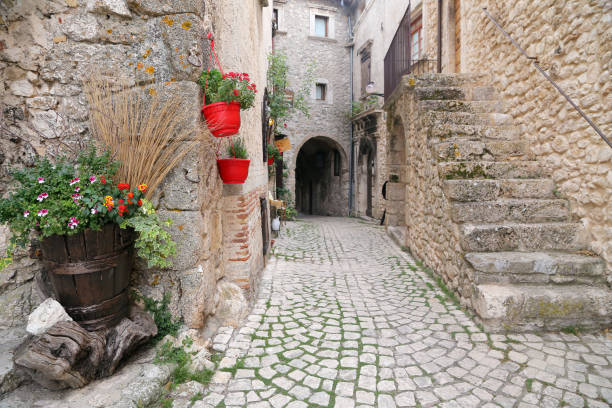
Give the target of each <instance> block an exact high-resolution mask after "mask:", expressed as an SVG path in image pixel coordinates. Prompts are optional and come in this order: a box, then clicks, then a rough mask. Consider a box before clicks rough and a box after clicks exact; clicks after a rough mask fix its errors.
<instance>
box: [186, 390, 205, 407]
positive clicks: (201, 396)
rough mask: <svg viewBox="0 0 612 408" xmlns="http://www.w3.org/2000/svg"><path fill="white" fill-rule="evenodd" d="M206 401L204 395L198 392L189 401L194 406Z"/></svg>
mask: <svg viewBox="0 0 612 408" xmlns="http://www.w3.org/2000/svg"><path fill="white" fill-rule="evenodd" d="M203 399H204V396H203V395H202V393H201V392H199V391H198V392H197V393H196V394H195V395H194V396H193V397H191V398H190V399H189V401H191V403H192V404H194V403H195V402H196V401H201V400H203Z"/></svg>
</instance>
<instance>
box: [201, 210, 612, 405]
mask: <svg viewBox="0 0 612 408" xmlns="http://www.w3.org/2000/svg"><path fill="white" fill-rule="evenodd" d="M274 254H275V256H273V257H272V258H271V262H270V264H269V265H268V266H267V268H266V270H265V272H264V277H263V281H262V285H261V290H260V293H259V295H258V298H257V301H256V304H255V307H254V309H253V311H252V313H251V315H250V316H249V317H248V319H247V321H246V322H245V324H244V325H243V326H242V327H241V328H239V329H236V330H235V331H234V332H233V333H232V331H231V330H228V331H226V332H224V333H221V334H219V335H217V337H216V338H215V344H214V348H216V349H217V350H223V351H225V357H224V358H223V360H222V361H221V363H220V367H221V368H223V367H225V368H226V370H227V371H218V372H217V373H216V375H215V377H214V379H213V384H211V387H210V392H209V393H208V394H207V395H206V396H205V397H204V400H203V401H198V402H197V403H196V404H195V405H194V407H208V406H226V407H234V406H244V407H246V406H248V407H249V408H259V407H275V408H276V407H288V408H299V407H318V406H323V407H342V408H350V407H368V406H377V407H412V406H421V407H428V406H440V407H477V406H483V407H559V406H570V407H587V406H588V407H589V408H594V407H609V406H610V405H611V404H612V340H611V339H610V338H606V337H605V336H604V335H603V334H599V333H597V334H586V335H580V336H575V335H573V334H565V333H545V334H543V333H539V334H509V335H500V334H487V333H484V332H483V331H482V330H480V329H479V327H478V326H477V325H476V324H475V323H474V322H473V321H472V319H471V318H470V317H469V316H468V314H466V313H465V312H464V311H462V310H461V309H460V308H458V307H457V306H456V305H455V304H454V303H453V302H452V301H451V300H450V299H448V298H447V297H446V296H445V295H444V292H443V291H442V290H440V289H439V288H438V287H436V286H435V283H434V281H433V280H432V279H430V278H429V277H428V275H427V274H426V273H424V272H422V271H421V269H420V268H418V267H417V266H416V264H415V261H414V260H413V259H412V258H411V257H410V256H408V255H407V254H406V253H404V252H402V251H401V250H400V249H399V248H398V247H397V246H396V245H395V244H393V243H392V242H391V240H390V239H389V238H388V237H387V236H386V235H385V231H384V229H383V228H382V227H379V226H377V225H374V224H370V223H367V222H365V221H363V220H358V219H350V218H329V217H325V218H323V217H308V218H305V219H303V220H302V221H297V222H290V223H287V227H286V228H285V229H284V230H283V232H282V237H280V238H279V239H277V241H276V245H275V247H274Z"/></svg>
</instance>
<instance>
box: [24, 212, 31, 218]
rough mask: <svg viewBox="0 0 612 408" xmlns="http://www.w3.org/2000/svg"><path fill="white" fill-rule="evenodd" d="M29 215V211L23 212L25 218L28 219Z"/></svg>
mask: <svg viewBox="0 0 612 408" xmlns="http://www.w3.org/2000/svg"><path fill="white" fill-rule="evenodd" d="M28 215H30V212H29V211H28V210H25V211H24V212H23V216H24V218H28Z"/></svg>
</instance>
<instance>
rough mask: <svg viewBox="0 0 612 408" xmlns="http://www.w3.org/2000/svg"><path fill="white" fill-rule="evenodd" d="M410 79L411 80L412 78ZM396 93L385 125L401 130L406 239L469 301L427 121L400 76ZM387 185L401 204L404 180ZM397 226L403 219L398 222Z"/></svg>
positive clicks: (457, 239) (468, 278) (468, 282)
mask: <svg viewBox="0 0 612 408" xmlns="http://www.w3.org/2000/svg"><path fill="white" fill-rule="evenodd" d="M410 78H412V81H414V77H410ZM402 82H403V85H400V89H399V91H398V94H397V95H398V97H397V98H396V99H395V100H394V101H393V102H392V103H391V104H390V105H389V106H388V107H387V108H388V110H387V115H388V121H389V127H390V128H391V129H393V130H394V131H393V132H394V133H396V132H400V131H403V132H404V135H405V139H404V140H405V146H404V153H405V156H404V157H405V163H406V167H404V169H403V170H404V171H405V174H403V175H400V181H401V182H404V181H405V190H404V191H403V193H404V196H403V200H404V202H405V207H404V211H405V214H404V216H405V218H404V221H405V225H406V235H405V243H406V246H407V247H408V248H409V249H410V251H411V252H412V253H413V254H414V256H416V257H417V258H418V259H421V260H422V261H423V263H424V264H425V265H427V266H428V267H429V268H431V269H432V270H434V271H436V273H439V274H440V275H441V276H442V278H443V279H444V281H445V282H446V284H447V285H448V286H449V287H450V288H452V289H453V290H455V291H456V292H457V293H458V294H459V298H460V299H461V302H462V303H464V304H466V305H468V306H471V301H472V300H471V298H472V278H473V277H471V276H469V273H468V272H467V271H468V269H469V268H468V267H467V265H466V263H465V261H464V260H463V251H462V249H461V245H460V235H459V230H458V228H457V225H456V224H455V223H454V222H453V220H452V219H451V217H450V214H451V211H450V203H449V201H448V199H447V198H446V196H445V194H444V191H443V186H442V180H441V178H440V176H439V173H438V161H437V160H436V157H434V155H433V152H432V149H431V147H430V145H429V143H428V134H427V131H428V128H427V122H426V121H424V120H423V121H422V120H420V119H419V113H420V112H421V111H420V109H419V106H418V101H417V100H416V98H415V93H414V92H412V88H411V87H410V86H409V85H408V77H405V78H404V79H403V81H402ZM396 184H397V185H396V186H392V188H391V197H390V198H391V199H392V200H393V201H394V202H395V203H401V200H402V198H401V197H398V195H401V193H402V190H403V189H402V188H401V187H400V188H397V187H398V186H401V184H403V183H396ZM400 225H401V224H400Z"/></svg>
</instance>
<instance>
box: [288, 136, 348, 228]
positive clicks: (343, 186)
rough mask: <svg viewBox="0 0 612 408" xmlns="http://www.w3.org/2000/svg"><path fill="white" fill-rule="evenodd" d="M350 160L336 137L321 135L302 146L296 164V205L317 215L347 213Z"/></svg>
mask: <svg viewBox="0 0 612 408" xmlns="http://www.w3.org/2000/svg"><path fill="white" fill-rule="evenodd" d="M347 186H348V161H347V158H346V153H345V152H344V149H343V148H342V147H341V146H340V145H339V144H338V143H337V142H336V141H334V140H332V139H330V138H328V137H324V136H318V137H313V138H312V139H309V140H308V141H307V142H306V143H305V144H304V145H303V146H302V148H301V149H300V151H299V152H298V156H297V161H296V167H295V205H296V208H297V210H298V211H299V212H301V213H304V214H314V215H332V216H343V215H346V212H347V208H348V190H347Z"/></svg>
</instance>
